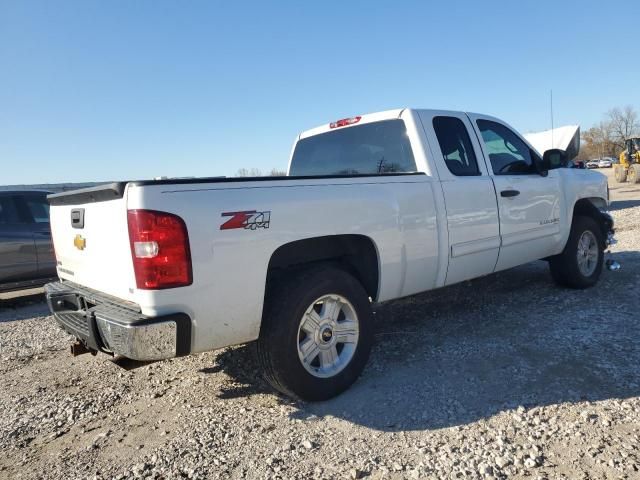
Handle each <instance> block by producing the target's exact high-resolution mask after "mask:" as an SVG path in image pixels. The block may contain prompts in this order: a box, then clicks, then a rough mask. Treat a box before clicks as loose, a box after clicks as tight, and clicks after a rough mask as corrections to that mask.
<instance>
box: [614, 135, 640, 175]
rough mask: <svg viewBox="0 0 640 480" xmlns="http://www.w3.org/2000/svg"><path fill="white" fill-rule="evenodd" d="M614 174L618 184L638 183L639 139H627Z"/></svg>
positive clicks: (639, 168)
mask: <svg viewBox="0 0 640 480" xmlns="http://www.w3.org/2000/svg"><path fill="white" fill-rule="evenodd" d="M614 174H615V177H616V181H617V182H619V183H623V182H626V181H627V180H628V181H629V182H631V183H640V137H632V138H627V141H626V142H625V148H624V150H623V151H622V152H621V153H620V162H619V163H617V164H616V165H615V169H614Z"/></svg>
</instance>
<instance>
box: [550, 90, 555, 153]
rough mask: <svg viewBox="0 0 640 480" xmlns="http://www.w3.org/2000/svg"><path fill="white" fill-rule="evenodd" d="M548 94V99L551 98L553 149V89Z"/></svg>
mask: <svg viewBox="0 0 640 480" xmlns="http://www.w3.org/2000/svg"><path fill="white" fill-rule="evenodd" d="M549 93H550V97H551V105H550V106H551V148H554V147H553V145H554V144H553V89H551V90H549Z"/></svg>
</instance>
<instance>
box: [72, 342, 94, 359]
mask: <svg viewBox="0 0 640 480" xmlns="http://www.w3.org/2000/svg"><path fill="white" fill-rule="evenodd" d="M84 353H90V354H91V355H93V356H94V357H95V356H96V355H97V354H98V352H96V351H95V350H91V349H90V348H87V346H86V345H85V344H84V343H82V342H79V341H77V340H76V341H75V342H73V343H72V344H71V355H73V356H74V357H77V356H78V355H82V354H84Z"/></svg>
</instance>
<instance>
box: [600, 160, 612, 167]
mask: <svg viewBox="0 0 640 480" xmlns="http://www.w3.org/2000/svg"><path fill="white" fill-rule="evenodd" d="M612 166H613V160H611V159H610V158H601V159H600V161H599V162H598V168H611V167H612Z"/></svg>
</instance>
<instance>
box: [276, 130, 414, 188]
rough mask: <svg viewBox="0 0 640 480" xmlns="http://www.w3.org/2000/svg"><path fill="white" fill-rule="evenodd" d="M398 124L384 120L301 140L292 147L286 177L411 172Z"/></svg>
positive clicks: (408, 146)
mask: <svg viewBox="0 0 640 480" xmlns="http://www.w3.org/2000/svg"><path fill="white" fill-rule="evenodd" d="M416 170H417V169H416V162H415V159H414V157H413V152H412V151H411V144H410V142H409V137H408V136H407V130H406V127H405V124H404V122H403V121H402V120H385V121H382V122H374V123H368V124H364V125H357V126H353V127H345V128H342V129H337V130H332V131H330V132H326V133H322V134H320V135H314V136H312V137H307V138H303V139H302V140H300V141H299V142H298V143H297V144H296V147H295V150H294V152H293V157H292V159H291V167H290V170H289V175H292V176H316V175H358V174H366V175H375V174H383V173H409V172H415V171H416Z"/></svg>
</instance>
